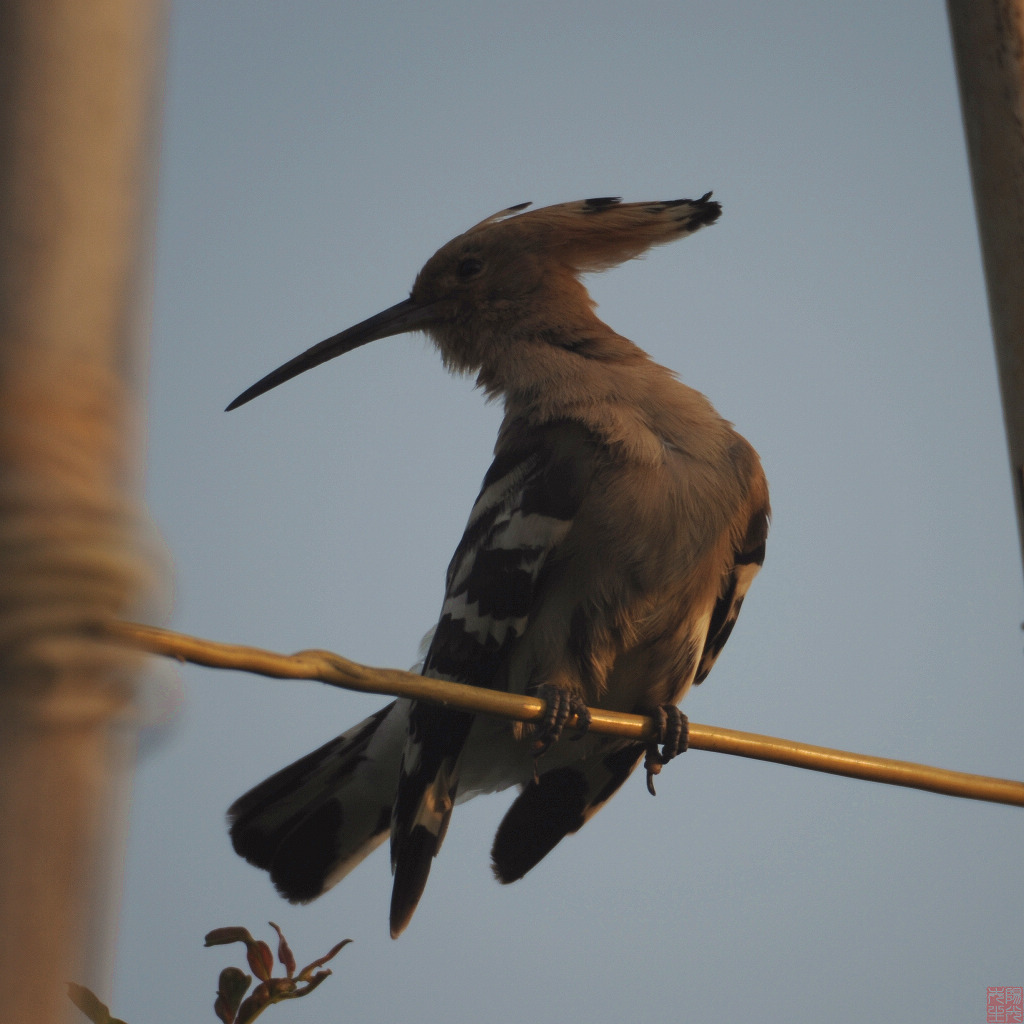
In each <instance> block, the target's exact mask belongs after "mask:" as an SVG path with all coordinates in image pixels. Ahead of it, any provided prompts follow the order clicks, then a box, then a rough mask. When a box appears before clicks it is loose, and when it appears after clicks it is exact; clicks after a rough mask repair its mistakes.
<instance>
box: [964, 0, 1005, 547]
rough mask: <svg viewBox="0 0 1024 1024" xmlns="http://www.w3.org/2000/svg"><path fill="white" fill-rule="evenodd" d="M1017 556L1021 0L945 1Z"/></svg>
mask: <svg viewBox="0 0 1024 1024" xmlns="http://www.w3.org/2000/svg"><path fill="white" fill-rule="evenodd" d="M947 7H948V12H949V25H950V32H951V35H952V39H953V53H954V57H955V59H956V71H957V79H958V81H959V83H960V105H961V110H962V113H963V121H964V132H965V134H966V136H967V155H968V158H969V161H970V166H971V181H972V184H973V189H974V207H975V213H976V215H977V219H978V235H979V238H980V241H981V254H982V261H983V263H984V266H985V281H986V284H987V289H988V304H989V315H990V318H991V321H992V335H993V341H994V342H995V349H996V364H997V367H998V370H999V386H1000V391H1001V393H1002V400H1003V417H1004V420H1005V423H1006V439H1007V445H1008V448H1009V455H1010V468H1011V473H1012V478H1013V493H1014V500H1015V504H1016V509H1017V525H1018V532H1019V537H1020V543H1021V556H1022V559H1024V0H947Z"/></svg>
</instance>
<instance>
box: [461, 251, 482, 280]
mask: <svg viewBox="0 0 1024 1024" xmlns="http://www.w3.org/2000/svg"><path fill="white" fill-rule="evenodd" d="M483 269H484V265H483V263H482V262H481V261H480V260H478V259H476V258H475V257H473V256H470V257H468V258H467V259H464V260H463V261H462V262H461V263H460V264H459V278H460V279H461V280H463V281H468V280H469V279H470V278H471V277H476V275H477V274H479V273H480V271H481V270H483Z"/></svg>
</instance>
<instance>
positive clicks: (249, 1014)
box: [237, 985, 270, 1024]
mask: <svg viewBox="0 0 1024 1024" xmlns="http://www.w3.org/2000/svg"><path fill="white" fill-rule="evenodd" d="M269 1005H270V991H269V990H268V989H267V986H266V985H257V986H256V988H254V989H253V990H252V995H251V996H249V998H248V999H246V1001H245V1002H244V1003H242V1005H241V1006H240V1007H239V1008H238V1017H237V1024H249V1022H250V1021H251V1020H255V1019H256V1017H258V1016H259V1015H260V1014H261V1013H262V1012H263V1011H264V1010H265V1009H266V1008H267V1007H268V1006H269Z"/></svg>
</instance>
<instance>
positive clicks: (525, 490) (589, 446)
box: [391, 423, 598, 934]
mask: <svg viewBox="0 0 1024 1024" xmlns="http://www.w3.org/2000/svg"><path fill="white" fill-rule="evenodd" d="M515 426H516V425H515V424H513V425H512V426H511V428H509V429H506V430H505V431H504V432H503V435H502V438H501V439H500V440H499V448H498V450H497V453H496V456H495V459H494V462H493V464H492V465H491V468H490V470H489V471H488V473H487V476H486V477H485V478H484V482H483V486H482V488H481V491H480V495H479V497H478V498H477V500H476V503H475V505H474V506H473V511H472V513H471V514H470V517H469V523H468V524H467V526H466V530H465V533H464V534H463V537H462V540H461V542H460V543H459V546H458V548H457V549H456V551H455V555H454V557H453V558H452V561H451V564H450V566H449V568H448V576H447V586H446V591H445V599H444V604H443V606H442V609H441V617H440V619H439V621H438V624H437V628H436V630H435V632H434V636H433V639H432V641H431V643H430V647H429V650H428V651H427V655H426V658H425V661H424V666H423V674H424V675H428V676H434V677H436V678H439V679H449V680H454V681H457V682H461V683H468V684H470V685H474V686H485V687H490V688H499V689H500V688H502V687H503V686H504V679H503V669H504V666H505V665H506V663H507V661H508V658H509V655H510V654H511V652H512V650H513V648H514V646H515V644H516V642H517V641H518V639H519V638H520V637H521V636H522V635H523V632H524V631H525V629H526V626H527V624H528V622H529V620H530V615H531V612H532V611H533V609H534V608H535V607H536V606H537V604H538V598H539V595H540V594H541V591H542V590H543V579H544V569H545V566H549V565H550V563H551V561H552V559H553V558H557V557H558V554H557V553H558V548H559V545H560V544H561V543H562V541H563V540H564V539H565V537H566V535H567V534H568V532H569V530H570V528H571V526H572V521H573V517H574V516H575V515H576V512H577V510H578V509H579V507H580V504H581V502H582V501H583V498H584V496H585V495H586V492H587V489H588V487H589V485H590V481H591V479H592V478H593V473H594V468H595V465H596V460H597V452H598V448H597V446H596V445H595V444H594V443H593V441H592V440H591V438H590V436H589V435H588V434H587V432H586V431H584V430H583V429H582V428H581V427H578V426H575V425H570V424H564V423H562V424H553V425H551V426H550V427H547V428H545V429H543V430H539V431H538V430H533V431H529V432H527V431H525V430H521V431H519V432H518V433H517V432H516V430H515ZM472 724H473V716H472V715H470V714H467V713H465V712H459V711H449V710H446V709H444V708H440V707H437V706H434V705H429V704H424V703H419V702H417V703H415V704H414V705H413V707H412V711H411V713H410V716H409V735H408V740H407V743H406V748H405V752H404V756H403V759H402V769H401V773H400V777H399V784H398V795H397V799H396V801H395V807H394V815H393V818H392V831H391V863H392V869H393V871H394V874H395V882H394V889H393V893H392V901H391V930H392V934H398V933H399V932H400V931H401V930H402V929H403V928H404V927H405V925H406V924H407V923H408V920H409V918H410V917H411V916H412V912H413V910H414V909H415V907H416V903H417V902H418V900H419V898H420V896H421V894H422V892H423V887H424V886H425V885H426V881H427V875H428V873H429V871H430V862H431V859H432V858H433V857H434V856H435V855H436V853H437V851H438V849H439V848H440V845H441V842H442V840H443V839H444V833H445V830H446V828H447V826H448V820H449V817H450V815H451V810H452V805H453V803H454V800H455V795H456V790H457V787H458V777H457V762H458V759H459V755H460V753H461V752H462V748H463V745H464V744H465V742H466V738H467V736H468V734H469V730H470V728H471V726H472Z"/></svg>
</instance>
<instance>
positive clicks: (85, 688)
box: [0, 0, 164, 1024]
mask: <svg viewBox="0 0 1024 1024" xmlns="http://www.w3.org/2000/svg"><path fill="white" fill-rule="evenodd" d="M161 8H162V5H161V4H160V3H159V2H157V0H88V2H85V0H5V2H4V3H3V4H2V5H0V1019H2V1020H5V1021H12V1022H13V1021H17V1022H19V1024H21V1022H46V1024H49V1022H56V1021H63V1020H66V1019H68V1018H69V1015H70V1014H72V1013H74V1014H77V1013H78V1011H77V1010H74V1009H73V1007H71V1004H70V1003H69V1002H68V999H67V994H66V991H65V982H67V981H78V982H82V983H86V984H90V985H92V986H94V987H99V988H101V989H102V988H103V987H104V976H105V974H106V973H107V971H108V970H109V967H108V964H107V954H108V953H109V945H110V937H111V934H112V930H111V928H110V921H111V919H112V914H113V913H114V912H115V910H116V906H113V907H112V905H111V900H110V895H111V894H114V893H116V892H117V884H116V877H117V874H118V870H119V865H120V862H121V860H122V856H123V851H122V848H121V847H122V845H123V843H122V838H123V837H122V832H123V811H124V804H125V797H126V795H127V791H128V787H127V784H126V779H127V773H128V769H129V767H130V760H131V758H130V754H131V750H132V746H133V744H132V739H133V736H134V726H133V719H132V712H133V705H134V696H135V689H136V686H137V679H138V672H139V667H140V663H139V661H138V660H137V658H136V657H134V656H131V655H129V654H127V653H125V652H123V651H119V650H117V649H116V648H114V647H111V646H109V645H103V644H101V643H100V642H99V641H98V640H96V639H92V638H91V633H90V627H91V626H93V625H94V624H95V623H96V622H98V621H104V620H107V619H110V618H111V617H116V616H122V615H133V614H138V613H139V612H140V608H141V609H142V612H141V613H142V614H143V615H149V614H152V613H153V610H154V609H153V604H154V602H155V601H159V600H160V599H161V598H162V594H163V588H164V583H163V578H162V577H163V573H162V562H161V559H160V557H159V555H158V553H157V552H158V551H159V547H158V545H157V544H155V543H154V542H153V539H152V537H151V534H150V532H149V527H148V521H147V519H146V516H145V512H144V508H143V506H142V500H141V481H142V462H141V452H142V441H143V438H142V422H143V419H142V398H141V394H142V382H143V376H144V369H145V367H144V349H143V341H144V333H145V326H146V318H147V313H148V298H149V277H150V258H149V243H150V237H149V236H150V227H151V223H152V200H153V184H154V170H155V156H156V146H155V142H156V138H157V132H158V128H159V116H158V115H159V101H160V88H161V79H162V73H163V63H162V60H163V30H164V23H163V22H164V18H163V11H162V9H161ZM115 903H116V901H115Z"/></svg>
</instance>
